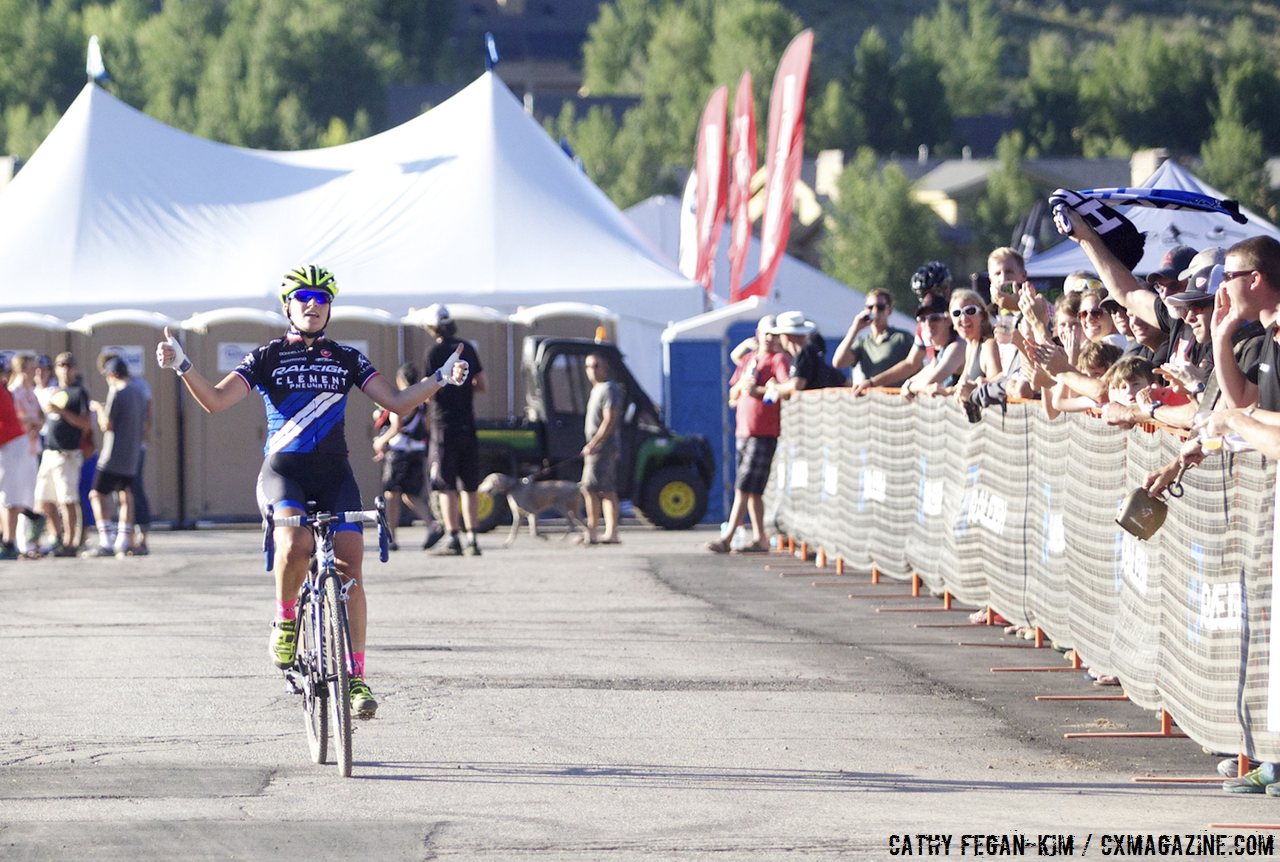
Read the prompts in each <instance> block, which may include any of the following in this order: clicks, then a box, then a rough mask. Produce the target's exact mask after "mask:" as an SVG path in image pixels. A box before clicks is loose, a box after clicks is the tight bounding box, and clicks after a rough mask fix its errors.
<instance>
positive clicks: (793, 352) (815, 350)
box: [773, 311, 844, 398]
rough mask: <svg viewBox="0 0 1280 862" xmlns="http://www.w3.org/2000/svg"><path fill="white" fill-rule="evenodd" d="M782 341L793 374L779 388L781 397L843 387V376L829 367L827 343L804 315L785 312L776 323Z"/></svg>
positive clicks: (777, 332) (796, 312) (776, 331)
mask: <svg viewBox="0 0 1280 862" xmlns="http://www.w3.org/2000/svg"><path fill="white" fill-rule="evenodd" d="M773 331H774V333H775V334H776V335H777V336H778V337H779V338H781V339H782V349H783V350H784V351H786V353H787V355H789V356H790V357H791V374H790V376H789V377H788V378H787V381H786V382H785V383H783V384H781V385H780V386H779V387H778V394H779V395H781V396H782V397H783V398H790V397H791V396H792V395H794V394H795V393H797V392H800V391H802V390H806V389H826V388H829V387H832V386H842V385H844V377H843V376H841V375H840V373H839V372H838V371H836V370H835V369H834V368H832V367H831V366H830V365H828V364H827V357H826V349H825V342H824V341H823V340H822V336H821V335H820V334H819V333H818V331H817V328H816V327H815V326H814V323H813V321H812V320H806V319H805V316H804V312H801V311H784V312H783V313H782V314H779V315H778V317H777V321H776V323H775V324H774V330H773Z"/></svg>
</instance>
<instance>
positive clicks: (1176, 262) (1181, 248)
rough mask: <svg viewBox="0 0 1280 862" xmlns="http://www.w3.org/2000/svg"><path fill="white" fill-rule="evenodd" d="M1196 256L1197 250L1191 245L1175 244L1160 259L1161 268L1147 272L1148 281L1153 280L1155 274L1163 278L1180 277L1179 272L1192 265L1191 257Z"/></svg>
mask: <svg viewBox="0 0 1280 862" xmlns="http://www.w3.org/2000/svg"><path fill="white" fill-rule="evenodd" d="M1195 256H1196V250H1195V249H1194V248H1192V247H1191V246H1189V245H1175V246H1174V247H1173V248H1171V249H1169V250H1168V251H1166V252H1165V253H1164V257H1163V258H1161V260H1160V266H1159V268H1157V269H1153V270H1152V271H1151V272H1149V273H1147V281H1151V277H1152V276H1153V275H1154V276H1160V277H1162V278H1172V279H1179V273H1181V272H1182V271H1183V270H1184V269H1186V268H1187V267H1188V266H1190V265H1191V259H1192V258H1194V257H1195ZM1179 280H1181V279H1179Z"/></svg>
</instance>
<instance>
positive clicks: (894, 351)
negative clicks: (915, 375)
mask: <svg viewBox="0 0 1280 862" xmlns="http://www.w3.org/2000/svg"><path fill="white" fill-rule="evenodd" d="M892 313H893V296H892V294H890V293H889V291H887V290H885V289H884V288H876V289H875V290H873V291H871V292H870V293H868V294H867V303H866V307H865V308H864V309H863V310H862V311H860V312H858V313H857V314H856V315H855V316H854V318H853V323H851V324H849V331H848V332H846V333H845V336H844V339H843V340H842V341H841V342H840V345H839V346H838V347H837V348H836V352H835V353H834V354H833V355H832V356H831V364H832V365H833V366H835V367H836V368H850V367H852V368H853V382H854V383H858V382H860V381H862V380H866V379H867V378H870V377H874V376H875V375H877V374H879V373H880V372H881V371H886V370H888V369H889V368H892V367H893V366H894V365H897V364H898V363H899V362H901V361H902V360H904V359H906V358H907V354H908V353H910V352H911V334H910V333H908V332H903V331H902V330H901V329H894V328H893V327H892V326H890V325H889V315H890V314H892Z"/></svg>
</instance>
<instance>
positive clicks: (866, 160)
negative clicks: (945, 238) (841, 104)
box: [821, 147, 942, 308]
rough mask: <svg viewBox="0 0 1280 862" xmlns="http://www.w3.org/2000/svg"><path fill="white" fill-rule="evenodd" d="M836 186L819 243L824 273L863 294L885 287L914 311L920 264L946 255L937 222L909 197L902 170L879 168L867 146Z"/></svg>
mask: <svg viewBox="0 0 1280 862" xmlns="http://www.w3.org/2000/svg"><path fill="white" fill-rule="evenodd" d="M837 188H838V191H839V200H838V201H836V202H835V203H833V204H832V208H831V212H830V215H829V217H828V226H827V235H826V237H825V238H824V239H823V240H822V245H821V252H822V259H823V267H822V268H823V270H824V271H825V272H827V273H828V274H830V275H831V276H833V277H834V278H838V279H840V280H841V281H843V282H845V283H846V284H853V285H857V286H858V289H859V290H863V291H866V290H871V289H873V288H877V287H883V288H885V289H886V290H888V291H889V292H890V293H892V294H893V298H894V304H895V305H897V306H898V307H900V308H912V307H914V304H915V297H914V296H912V294H911V289H910V281H911V274H912V273H913V272H915V270H916V268H917V267H918V266H919V265H920V262H921V261H925V260H931V259H933V258H937V257H941V256H942V243H941V241H940V240H939V238H938V232H937V218H936V217H935V216H934V214H933V212H932V211H931V210H930V209H929V208H928V207H926V206H924V205H923V204H921V203H918V202H917V201H916V200H915V199H914V198H913V197H912V196H911V184H910V182H909V181H908V180H907V177H906V175H905V174H904V173H903V172H902V169H901V168H899V167H898V166H897V165H894V164H889V165H888V166H886V167H885V168H884V169H883V170H881V169H880V167H879V166H878V164H877V160H876V155H875V153H874V152H872V151H871V150H870V149H869V148H866V147H864V148H862V149H860V150H858V154H857V157H856V158H855V159H854V161H853V162H852V163H851V164H849V165H847V166H846V167H845V170H844V172H843V173H841V175H840V180H839V183H838V186H837Z"/></svg>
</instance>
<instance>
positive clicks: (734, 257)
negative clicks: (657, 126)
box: [729, 72, 756, 302]
mask: <svg viewBox="0 0 1280 862" xmlns="http://www.w3.org/2000/svg"><path fill="white" fill-rule="evenodd" d="M729 141H730V144H729V161H730V163H731V164H732V165H733V181H732V183H731V184H730V186H729V219H730V225H729V297H730V299H731V300H732V301H735V302H736V301H737V299H738V296H737V294H738V293H739V292H740V289H741V287H742V273H743V271H745V270H746V268H747V249H749V248H750V247H751V177H752V176H753V175H754V174H755V172H756V103H755V97H754V96H753V95H752V94H751V73H750V72H743V73H742V79H741V80H739V81H738V92H737V95H735V96H734V100H733V125H732V126H731V127H730V130H729Z"/></svg>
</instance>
